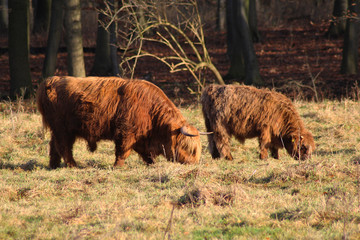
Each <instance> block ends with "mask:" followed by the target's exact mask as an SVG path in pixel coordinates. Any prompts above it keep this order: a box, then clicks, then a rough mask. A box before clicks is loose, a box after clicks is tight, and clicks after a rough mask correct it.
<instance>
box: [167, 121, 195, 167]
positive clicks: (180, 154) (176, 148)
mask: <svg viewBox="0 0 360 240" xmlns="http://www.w3.org/2000/svg"><path fill="white" fill-rule="evenodd" d="M173 152H174V153H173V154H174V160H175V161H176V162H180V163H198V162H199V160H200V155H201V142H200V133H199V131H198V130H197V129H196V128H195V127H193V126H191V125H189V124H186V125H184V126H182V127H181V128H180V129H178V130H177V134H176V140H175V142H174V145H173Z"/></svg>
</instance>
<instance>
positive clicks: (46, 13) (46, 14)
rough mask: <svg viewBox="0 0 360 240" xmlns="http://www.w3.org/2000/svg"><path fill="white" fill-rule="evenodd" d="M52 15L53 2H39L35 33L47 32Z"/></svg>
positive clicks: (38, 0) (35, 18) (40, 0)
mask: <svg viewBox="0 0 360 240" xmlns="http://www.w3.org/2000/svg"><path fill="white" fill-rule="evenodd" d="M50 14H51V0H37V1H36V6H35V17H34V27H33V32H34V33H41V32H44V31H45V32H47V31H48V29H49V23H50Z"/></svg>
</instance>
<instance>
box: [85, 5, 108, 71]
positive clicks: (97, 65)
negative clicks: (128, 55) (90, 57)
mask: <svg viewBox="0 0 360 240" xmlns="http://www.w3.org/2000/svg"><path fill="white" fill-rule="evenodd" d="M101 9H103V8H101ZM105 20H106V16H105V15H104V14H102V13H99V18H98V29H97V36H96V50H95V61H94V65H93V67H92V70H91V73H90V75H92V76H109V75H112V72H113V71H112V64H111V58H110V33H109V32H108V31H107V30H106V29H105V28H104V26H103V24H101V23H104V21H105Z"/></svg>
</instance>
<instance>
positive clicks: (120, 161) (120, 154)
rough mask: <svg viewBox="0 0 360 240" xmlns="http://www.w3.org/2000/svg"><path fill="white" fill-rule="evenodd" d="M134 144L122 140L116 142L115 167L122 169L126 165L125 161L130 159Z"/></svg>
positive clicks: (128, 140) (127, 140)
mask: <svg viewBox="0 0 360 240" xmlns="http://www.w3.org/2000/svg"><path fill="white" fill-rule="evenodd" d="M132 142H133V141H131V140H130V139H124V138H120V139H117V140H115V163H114V167H117V166H119V167H122V166H124V164H125V159H126V158H127V157H129V155H130V153H131V149H132V147H131V146H132Z"/></svg>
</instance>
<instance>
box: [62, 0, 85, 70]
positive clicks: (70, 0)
mask: <svg viewBox="0 0 360 240" xmlns="http://www.w3.org/2000/svg"><path fill="white" fill-rule="evenodd" d="M64 3H65V21H64V23H65V30H66V47H67V52H68V57H67V61H68V62H67V67H68V74H69V75H71V76H75V77H85V63H84V52H83V44H82V34H81V6H80V0H65V1H64Z"/></svg>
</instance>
